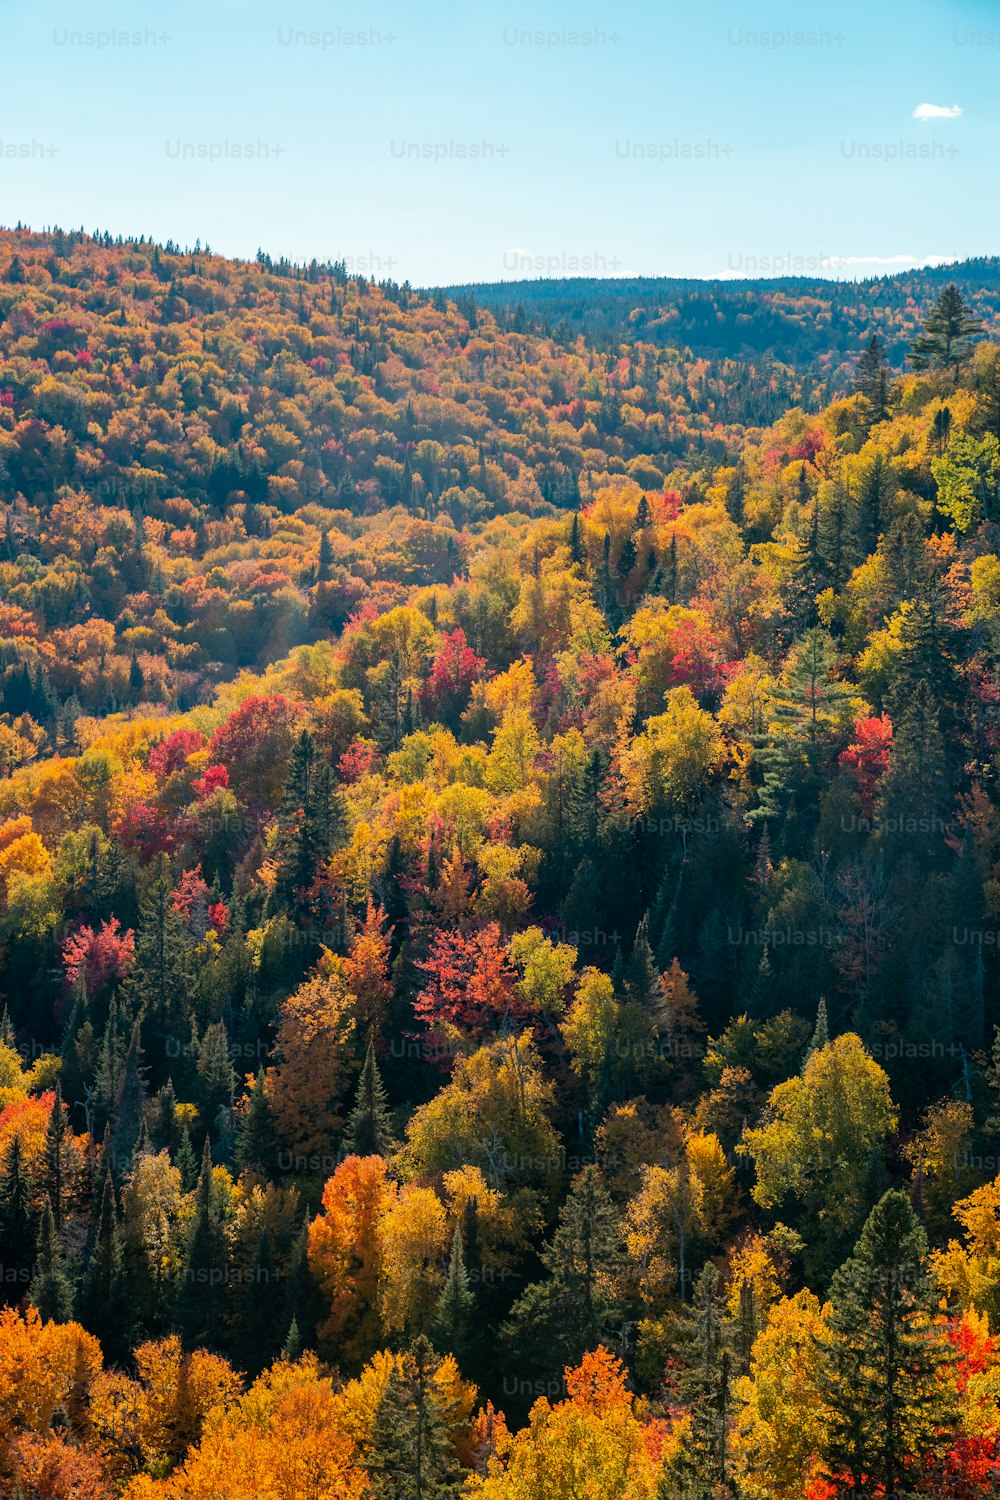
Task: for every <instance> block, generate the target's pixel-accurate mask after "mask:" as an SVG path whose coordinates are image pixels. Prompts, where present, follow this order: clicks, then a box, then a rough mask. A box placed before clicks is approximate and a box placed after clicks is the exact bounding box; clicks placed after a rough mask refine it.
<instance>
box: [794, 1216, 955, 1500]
mask: <svg viewBox="0 0 1000 1500" xmlns="http://www.w3.org/2000/svg"><path fill="white" fill-rule="evenodd" d="M926 1256H927V1236H926V1235H925V1234H924V1231H923V1229H922V1228H921V1226H920V1224H919V1222H918V1220H917V1218H916V1215H915V1214H914V1212H913V1209H912V1207H911V1206H910V1202H909V1199H908V1198H907V1197H906V1195H905V1193H901V1192H895V1191H893V1192H888V1193H886V1195H885V1197H884V1198H882V1200H881V1202H879V1203H878V1204H876V1206H875V1208H873V1209H872V1212H871V1214H870V1215H869V1218H868V1222H867V1223H866V1224H865V1227H864V1229H863V1230H862V1232H861V1237H860V1239H859V1240H858V1243H857V1246H856V1248H855V1251H854V1254H853V1255H852V1256H851V1258H850V1259H849V1260H848V1261H847V1262H846V1263H845V1264H844V1265H843V1266H842V1267H841V1268H840V1270H839V1271H837V1272H836V1274H835V1275H834V1278H833V1283H832V1285H831V1288H830V1301H831V1303H832V1313H831V1317H830V1325H829V1333H828V1335H827V1336H826V1339H825V1342H824V1346H823V1356H824V1357H823V1364H822V1366H821V1388H822V1391H823V1395H824V1397H825V1399H826V1401H827V1403H828V1405H829V1407H830V1409H831V1411H832V1413H833V1420H832V1422H831V1424H830V1429H829V1435H828V1438H827V1441H826V1448H825V1452H824V1454H823V1458H824V1461H825V1464H826V1467H827V1469H828V1471H829V1473H830V1474H831V1475H832V1476H835V1477H834V1480H833V1482H834V1485H835V1487H836V1488H837V1490H838V1491H839V1492H841V1493H850V1494H851V1495H867V1494H871V1493H873V1492H876V1491H877V1493H879V1494H881V1495H884V1496H886V1497H899V1496H903V1495H908V1494H909V1493H910V1492H911V1485H910V1483H909V1482H908V1472H907V1471H908V1467H909V1461H910V1460H911V1459H912V1458H913V1457H916V1456H927V1455H930V1454H933V1453H935V1452H937V1451H938V1449H939V1446H940V1445H941V1444H942V1443H944V1442H946V1441H947V1439H946V1437H944V1436H943V1435H944V1434H947V1432H948V1431H950V1430H951V1429H952V1428H953V1426H954V1422H955V1411H954V1394H953V1391H952V1389H951V1387H950V1385H949V1382H948V1381H947V1380H942V1379H941V1378H940V1375H941V1371H942V1369H943V1368H945V1367H946V1366H947V1364H948V1363H949V1360H950V1358H951V1355H950V1353H949V1350H950V1345H949V1343H948V1341H947V1340H946V1338H945V1337H944V1335H943V1333H942V1332H941V1330H940V1328H939V1327H938V1325H937V1324H936V1322H935V1317H936V1313H937V1297H936V1294H935V1291H934V1287H933V1284H932V1282H931V1279H930V1277H929V1276H928V1273H927V1265H926Z"/></svg>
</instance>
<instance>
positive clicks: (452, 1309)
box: [434, 1224, 476, 1364]
mask: <svg viewBox="0 0 1000 1500" xmlns="http://www.w3.org/2000/svg"><path fill="white" fill-rule="evenodd" d="M475 1305H476V1297H475V1293H474V1292H473V1291H472V1289H471V1287H470V1286H469V1275H468V1272H467V1271H466V1269H465V1254H464V1251H463V1248H462V1230H461V1226H460V1225H458V1224H456V1225H455V1233H454V1235H453V1236H452V1241H451V1259H450V1261H449V1263H448V1277H447V1280H446V1281H445V1284H444V1286H443V1287H442V1289H441V1296H440V1298H439V1300H438V1305H437V1313H436V1315H435V1319H434V1331H435V1334H436V1336H437V1339H438V1342H439V1344H440V1347H441V1349H442V1350H443V1351H444V1353H446V1354H454V1356H455V1358H456V1359H457V1360H458V1361H459V1364H462V1363H463V1362H464V1356H466V1355H467V1354H468V1350H469V1344H470V1339H471V1333H472V1315H473V1310H474V1308H475Z"/></svg>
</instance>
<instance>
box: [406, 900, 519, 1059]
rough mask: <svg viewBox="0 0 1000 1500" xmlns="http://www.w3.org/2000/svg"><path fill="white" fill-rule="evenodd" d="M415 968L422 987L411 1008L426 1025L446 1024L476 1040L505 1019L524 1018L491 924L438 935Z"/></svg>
mask: <svg viewBox="0 0 1000 1500" xmlns="http://www.w3.org/2000/svg"><path fill="white" fill-rule="evenodd" d="M418 967H419V968H421V969H422V970H423V971H424V973H425V974H426V975H427V978H428V983H427V986H426V988H425V989H423V990H421V991H420V994H419V995H418V996H417V998H416V1000H415V1001H414V1003H413V1008H414V1010H415V1011H416V1013H417V1015H418V1016H420V1017H421V1019H422V1020H424V1021H426V1022H427V1023H428V1025H429V1026H431V1027H434V1026H435V1025H440V1024H447V1025H449V1026H454V1027H457V1028H458V1030H459V1031H462V1032H465V1033H466V1034H467V1035H468V1036H471V1037H475V1038H476V1039H477V1040H480V1039H482V1038H484V1037H486V1036H491V1035H493V1034H495V1033H496V1032H497V1031H498V1030H499V1029H500V1026H501V1024H502V1023H503V1021H504V1020H505V1019H507V1018H508V1017H515V1018H522V1017H523V1016H524V1015H526V1014H527V1008H526V1007H525V1006H524V1004H523V1003H522V1002H521V1001H520V1000H519V998H518V996H517V994H516V993H515V990H514V981H515V979H516V978H517V975H516V971H515V970H514V968H513V966H512V964H511V962H510V960H509V959H508V957H507V950H506V947H505V946H504V941H503V936H502V934H501V932H500V928H499V926H498V924H497V923H496V922H490V923H489V925H488V926H486V927H484V928H482V930H481V931H479V932H471V933H462V932H439V933H438V935H437V937H436V938H435V940H434V946H433V948H432V949H431V954H430V957H429V958H428V959H427V960H426V961H425V962H423V963H421V964H419V965H418Z"/></svg>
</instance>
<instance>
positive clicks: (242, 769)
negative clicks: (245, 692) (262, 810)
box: [209, 693, 302, 803]
mask: <svg viewBox="0 0 1000 1500" xmlns="http://www.w3.org/2000/svg"><path fill="white" fill-rule="evenodd" d="M301 717H302V708H301V707H300V705H299V704H297V703H293V702H292V701H291V699H290V698H286V697H285V696H284V695H283V694H282V693H268V694H266V695H265V694H253V695H252V696H251V697H249V698H247V699H246V700H245V701H244V702H243V703H241V704H240V706H239V708H237V709H235V710H234V711H233V712H232V713H231V714H230V715H229V718H228V719H227V720H226V722H225V723H224V724H222V725H220V727H219V728H218V729H217V730H216V731H215V734H214V735H213V736H212V740H211V743H210V745H209V751H210V753H211V757H212V760H213V761H218V762H221V763H222V764H224V765H226V766H227V767H228V769H229V778H230V781H231V782H232V784H233V786H234V787H235V789H236V790H237V791H239V792H240V793H241V795H243V796H245V797H246V798H247V799H248V800H249V801H251V802H255V803H266V802H268V801H272V802H273V801H276V799H277V797H278V794H279V793H280V790H281V784H282V780H283V773H284V767H285V766H286V765H287V762H288V757H289V755H290V753H291V748H292V741H293V739H294V734H295V730H296V727H297V726H298V724H299V722H300V720H301Z"/></svg>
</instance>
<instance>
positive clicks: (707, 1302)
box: [671, 1261, 734, 1497]
mask: <svg viewBox="0 0 1000 1500" xmlns="http://www.w3.org/2000/svg"><path fill="white" fill-rule="evenodd" d="M725 1312H726V1300H725V1295H724V1292H723V1286H722V1278H721V1277H720V1275H719V1272H718V1270H717V1269H716V1267H715V1266H714V1265H713V1264H712V1262H711V1261H709V1262H708V1264H707V1265H706V1266H705V1268H704V1270H703V1271H702V1272H701V1274H700V1276H699V1277H698V1279H697V1280H696V1281H695V1283H694V1288H693V1292H692V1296H691V1301H690V1303H689V1304H688V1305H687V1307H685V1308H684V1310H683V1311H682V1312H681V1314H680V1315H679V1316H678V1319H677V1325H676V1339H675V1347H676V1351H677V1357H678V1360H679V1363H680V1368H681V1373H680V1376H679V1382H678V1384H679V1391H678V1394H679V1395H680V1397H681V1400H682V1401H683V1403H684V1405H685V1407H686V1408H687V1410H688V1411H689V1413H690V1425H689V1428H688V1431H687V1433H686V1435H685V1438H684V1441H683V1443H682V1445H681V1448H680V1451H679V1452H678V1454H677V1457H676V1459H675V1460H674V1462H673V1464H672V1466H671V1467H672V1470H673V1477H674V1480H675V1482H677V1483H679V1485H680V1486H682V1492H683V1493H685V1494H693V1495H698V1496H702V1495H704V1496H706V1497H707V1496H711V1495H713V1494H716V1493H721V1492H722V1490H721V1488H720V1487H723V1486H725V1484H726V1478H727V1470H728V1461H729V1431H730V1426H731V1423H732V1416H733V1406H734V1401H733V1395H732V1381H733V1375H734V1370H733V1354H732V1350H731V1347H730V1336H729V1335H730V1330H729V1327H728V1326H727V1323H726V1317H725Z"/></svg>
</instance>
